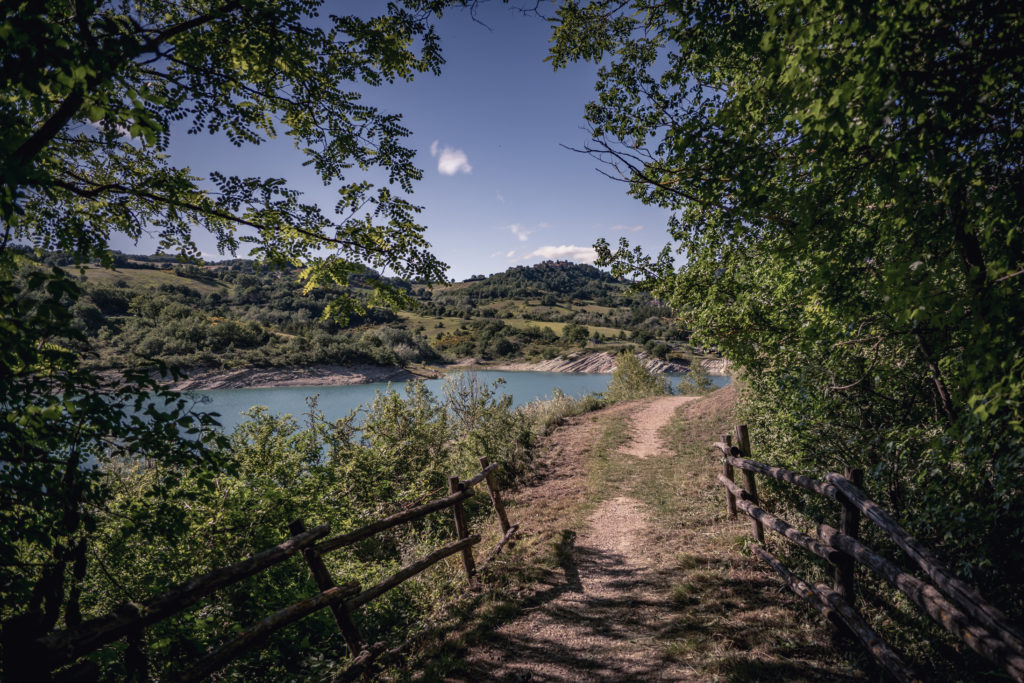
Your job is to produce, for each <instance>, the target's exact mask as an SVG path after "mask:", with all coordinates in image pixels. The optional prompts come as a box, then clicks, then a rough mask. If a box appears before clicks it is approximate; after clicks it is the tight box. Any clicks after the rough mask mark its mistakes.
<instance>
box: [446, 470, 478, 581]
mask: <svg viewBox="0 0 1024 683" xmlns="http://www.w3.org/2000/svg"><path fill="white" fill-rule="evenodd" d="M461 489H462V485H461V484H459V478H458V477H448V493H458V492H459V491H460V490H461ZM453 510H454V512H455V532H456V533H457V534H458V536H459V540H460V541H461V540H462V539H464V538H469V527H468V526H466V509H465V507H464V506H463V505H462V501H461V500H460V501H459V502H458V503H456V504H455V505H454V506H453ZM462 566H463V567H465V569H466V580H467V581H468V582H469V584H470V585H473V583H474V578H473V577H474V576H475V574H476V564H475V563H474V562H473V548H472V547H471V546H466V547H465V548H464V549H463V550H462Z"/></svg>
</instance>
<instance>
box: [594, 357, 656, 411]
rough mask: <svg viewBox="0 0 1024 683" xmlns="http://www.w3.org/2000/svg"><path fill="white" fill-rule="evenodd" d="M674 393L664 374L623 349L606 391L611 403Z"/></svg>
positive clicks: (616, 360) (606, 396)
mask: <svg viewBox="0 0 1024 683" xmlns="http://www.w3.org/2000/svg"><path fill="white" fill-rule="evenodd" d="M671 393H672V389H671V387H669V385H668V380H667V379H665V376H664V375H660V374H655V373H653V372H651V371H650V370H648V369H647V366H646V365H644V363H643V361H641V360H640V359H639V358H638V357H637V356H636V355H634V354H633V353H632V352H630V351H623V352H622V353H620V354H619V355H618V356H616V358H615V371H614V372H613V373H612V381H611V383H610V384H609V385H608V391H606V392H605V398H606V399H607V400H608V402H609V403H617V402H618V401H629V400H632V399H635V398H645V397H647V396H666V395H668V394H671Z"/></svg>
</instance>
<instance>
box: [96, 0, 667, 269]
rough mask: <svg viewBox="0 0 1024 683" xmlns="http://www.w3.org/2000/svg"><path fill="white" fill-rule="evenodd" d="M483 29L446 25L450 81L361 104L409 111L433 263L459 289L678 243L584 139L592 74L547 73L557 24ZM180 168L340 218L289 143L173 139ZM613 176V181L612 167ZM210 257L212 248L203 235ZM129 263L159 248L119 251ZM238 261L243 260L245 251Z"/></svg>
mask: <svg viewBox="0 0 1024 683" xmlns="http://www.w3.org/2000/svg"><path fill="white" fill-rule="evenodd" d="M477 17H478V19H479V20H480V22H483V24H486V26H485V25H481V23H479V22H475V21H473V19H472V17H471V16H470V15H469V13H468V12H467V11H453V12H449V13H448V14H446V15H445V17H444V18H443V19H442V20H441V21H440V22H439V23H438V25H437V29H438V33H439V35H440V38H441V47H442V50H443V53H444V56H445V59H446V64H445V65H444V66H443V67H442V73H441V75H440V76H433V75H431V74H421V75H418V76H417V77H416V79H415V80H414V81H413V82H411V83H408V82H398V83H395V84H393V85H386V86H384V87H381V88H376V89H367V91H366V95H365V100H364V101H366V102H367V103H369V104H373V105H375V106H377V107H379V108H381V109H383V110H385V111H387V112H389V113H401V114H402V115H403V121H404V124H405V125H406V127H408V128H409V129H411V131H412V135H411V136H410V137H409V138H408V139H407V140H406V144H407V146H409V147H411V148H413V149H415V150H417V156H416V164H417V166H419V167H420V168H422V169H423V171H424V177H423V179H422V180H421V181H419V182H418V183H416V184H415V186H414V189H413V194H412V195H411V196H410V199H411V200H412V201H413V202H414V203H416V204H418V205H421V206H423V207H424V210H423V212H422V213H421V214H420V216H419V220H420V222H421V223H422V224H424V225H426V226H428V227H427V231H426V236H427V239H428V240H429V241H430V242H431V244H432V249H433V252H434V254H435V255H436V256H437V257H438V258H440V259H441V260H442V261H444V262H446V263H447V264H449V266H450V271H449V277H451V278H452V279H454V280H456V281H458V280H463V279H465V278H467V277H470V276H471V275H475V274H482V275H490V274H492V273H495V272H500V271H503V270H506V269H507V268H509V267H511V266H514V265H524V264H532V263H539V262H540V261H544V260H548V259H562V260H571V261H576V262H580V263H591V262H593V259H594V251H593V246H592V245H593V243H594V242H595V240H597V239H598V238H599V237H604V238H606V239H607V240H608V241H609V242H611V243H613V244H614V243H616V242H617V241H618V239H619V237H623V236H625V237H627V238H628V239H629V240H630V242H631V243H632V244H640V245H642V246H644V247H645V248H647V249H648V250H650V251H657V250H659V249H660V248H661V247H662V246H663V245H664V244H665V243H666V241H667V240H668V235H667V233H666V230H665V226H666V223H667V220H668V215H669V214H668V212H667V211H666V210H663V209H659V208H655V207H648V206H645V205H643V204H642V203H640V202H639V201H638V200H635V199H633V198H631V197H629V196H628V195H627V193H626V185H625V184H624V183H621V182H616V181H614V180H611V179H609V178H607V177H605V176H604V175H602V174H601V173H600V172H598V170H597V168H598V167H600V166H601V164H600V162H598V161H597V160H596V159H594V158H593V157H590V156H588V155H585V154H580V153H578V152H574V151H571V150H569V149H566V148H565V146H569V147H577V148H578V147H581V146H582V145H583V144H584V143H585V142H586V141H587V140H588V137H589V136H588V134H587V132H586V130H585V126H584V121H583V111H584V106H585V104H586V103H587V102H588V101H590V100H591V99H593V96H594V84H595V82H596V71H597V69H596V67H595V66H593V65H589V64H575V65H570V67H569V68H567V69H564V70H560V71H558V72H556V71H554V70H553V68H552V67H551V65H550V63H548V62H545V61H544V58H545V57H546V56H547V50H548V45H549V43H548V41H549V39H550V34H551V29H550V26H549V25H548V24H547V22H545V21H544V20H543V19H541V18H538V17H536V16H523V15H522V14H521V13H518V12H516V11H515V10H513V9H511V8H509V7H508V6H507V5H505V4H504V3H484V4H482V5H481V6H480V8H479V13H478V15H477ZM170 152H171V156H172V160H173V161H174V162H175V163H177V164H180V165H188V166H190V167H191V168H192V170H193V171H194V172H195V173H196V174H197V175H206V174H208V173H209V172H210V171H211V170H215V169H217V170H222V171H226V172H229V173H230V172H234V173H243V174H246V175H252V174H264V175H273V176H277V177H284V178H287V179H288V181H289V185H290V186H293V187H297V188H299V189H301V190H302V191H303V192H304V198H303V199H304V200H305V201H313V202H316V203H318V204H320V205H321V206H322V207H323V208H324V209H325V211H329V210H330V208H331V207H333V205H334V203H335V198H336V191H335V189H332V188H325V187H324V186H323V184H322V183H321V182H320V180H319V179H318V178H317V177H316V176H315V174H314V173H313V172H312V171H311V170H309V169H307V168H303V167H302V165H301V163H302V160H303V157H302V155H301V154H299V153H298V152H297V151H294V150H293V149H292V148H291V143H290V142H289V141H287V139H286V138H285V137H284V136H282V140H280V141H274V142H272V143H271V144H268V145H261V146H259V147H244V148H242V149H238V148H235V147H233V146H232V145H231V144H230V143H229V142H227V141H226V140H224V139H221V138H214V137H210V136H207V135H200V136H187V135H183V134H178V133H176V132H173V131H172V146H171V150H170ZM606 170H610V169H606ZM197 237H199V239H197V242H198V244H199V247H200V249H201V250H202V251H203V254H204V258H206V259H207V260H216V259H218V258H224V256H220V255H218V254H216V251H215V246H214V243H213V241H212V240H204V239H202V236H201V235H197ZM112 246H113V247H114V248H116V249H120V250H122V251H126V252H134V253H139V252H146V251H147V250H148V251H149V252H151V251H153V250H154V246H153V245H152V244H147V243H146V242H145V240H143V241H140V242H139V243H138V244H131V243H130V242H124V241H123V242H121V243H117V242H115V243H114V244H112ZM239 256H245V254H244V253H239Z"/></svg>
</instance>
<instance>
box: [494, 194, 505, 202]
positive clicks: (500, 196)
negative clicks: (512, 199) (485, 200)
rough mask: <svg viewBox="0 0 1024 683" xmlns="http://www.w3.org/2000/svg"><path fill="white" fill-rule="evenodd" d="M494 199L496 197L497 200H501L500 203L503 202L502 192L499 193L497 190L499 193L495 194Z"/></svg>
mask: <svg viewBox="0 0 1024 683" xmlns="http://www.w3.org/2000/svg"><path fill="white" fill-rule="evenodd" d="M495 199H497V200H498V201H499V202H501V203H502V204H504V203H505V195H503V194H502V193H500V192H499V193H498V194H497V196H496V197H495Z"/></svg>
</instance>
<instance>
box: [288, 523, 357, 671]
mask: <svg viewBox="0 0 1024 683" xmlns="http://www.w3.org/2000/svg"><path fill="white" fill-rule="evenodd" d="M288 530H289V531H290V532H291V534H292V536H298V535H299V534H301V533H302V532H304V531H305V530H306V525H305V523H303V521H302V520H301V519H297V520H295V521H294V522H292V523H291V524H289V525H288ZM302 557H303V558H304V559H305V560H306V564H307V565H309V571H310V572H311V573H312V574H313V580H314V581H316V587H317V588H319V589H320V591H321V592H323V591H326V590H328V589H331V588H334V587H335V586H336V585H337V584H336V583H335V582H334V579H333V578H332V577H331V572H330V570H329V569H327V565H325V564H324V560H323V558H322V557H320V553H319V552H318V551H317V549H316V548H312V547H309V548H303V550H302ZM331 613H333V614H334V621H335V623H336V624H338V630H339V631H341V635H342V637H343V638H344V639H345V644H346V645H347V646H348V652H349V654H350V655H351V656H353V657H355V656H356V655H358V654H359V651H360V650H361V649H362V638H361V637H360V635H359V628H358V627H357V626H356V623H355V622H354V621H352V614H351V613H350V612H349V611H348V607H346V606H345V602H344V601H340V602H336V603H334V604H333V605H331Z"/></svg>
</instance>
